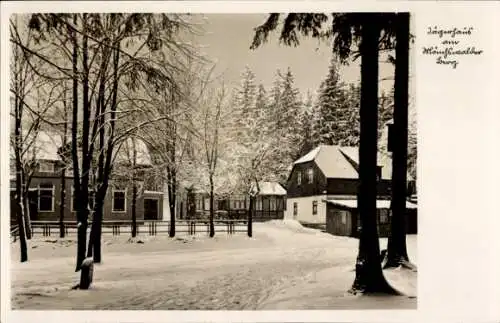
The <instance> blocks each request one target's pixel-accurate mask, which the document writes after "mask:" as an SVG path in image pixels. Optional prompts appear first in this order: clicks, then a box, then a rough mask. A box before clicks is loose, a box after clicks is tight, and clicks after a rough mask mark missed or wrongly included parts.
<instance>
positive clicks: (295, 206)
mask: <svg viewBox="0 0 500 323" xmlns="http://www.w3.org/2000/svg"><path fill="white" fill-rule="evenodd" d="M297 212H298V207H297V202H293V215H294V216H296V215H297Z"/></svg>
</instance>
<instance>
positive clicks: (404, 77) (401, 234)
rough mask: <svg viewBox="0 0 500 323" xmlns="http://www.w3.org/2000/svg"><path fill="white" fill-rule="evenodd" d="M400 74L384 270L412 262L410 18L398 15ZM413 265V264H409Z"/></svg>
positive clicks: (404, 14)
mask: <svg viewBox="0 0 500 323" xmlns="http://www.w3.org/2000/svg"><path fill="white" fill-rule="evenodd" d="M396 19H397V29H396V37H397V43H396V70H395V81H394V133H393V135H394V138H393V139H396V141H395V145H394V149H393V157H392V189H391V193H392V199H391V211H392V217H391V234H390V235H389V241H388V244H387V259H386V262H385V265H384V268H388V267H399V266H400V265H407V264H408V262H409V259H408V253H407V250H406V197H407V194H406V192H407V186H406V183H407V178H406V174H407V159H408V73H409V62H408V61H409V57H408V56H409V54H408V52H409V34H410V14H409V13H398V14H397V18H396ZM408 265H409V264H408Z"/></svg>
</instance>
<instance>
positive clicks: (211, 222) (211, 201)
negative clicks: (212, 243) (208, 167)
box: [210, 175, 215, 238]
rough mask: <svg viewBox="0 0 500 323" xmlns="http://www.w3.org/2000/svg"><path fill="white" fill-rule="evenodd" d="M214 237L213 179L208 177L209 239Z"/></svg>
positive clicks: (211, 176)
mask: <svg viewBox="0 0 500 323" xmlns="http://www.w3.org/2000/svg"><path fill="white" fill-rule="evenodd" d="M214 235H215V227H214V179H213V175H210V238H213V237H214Z"/></svg>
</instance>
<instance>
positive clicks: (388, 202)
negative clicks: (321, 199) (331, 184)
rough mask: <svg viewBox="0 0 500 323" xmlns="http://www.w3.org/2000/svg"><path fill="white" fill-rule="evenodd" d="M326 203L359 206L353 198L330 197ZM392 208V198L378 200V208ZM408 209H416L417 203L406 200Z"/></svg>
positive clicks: (354, 207)
mask: <svg viewBox="0 0 500 323" xmlns="http://www.w3.org/2000/svg"><path fill="white" fill-rule="evenodd" d="M325 202H326V203H330V204H334V205H339V206H343V207H347V208H350V209H356V208H357V207H358V201H357V200H355V199H353V200H343V199H328V200H325ZM389 208H391V200H377V209H389ZM406 208H407V209H416V208H417V205H416V204H415V203H412V202H409V201H406Z"/></svg>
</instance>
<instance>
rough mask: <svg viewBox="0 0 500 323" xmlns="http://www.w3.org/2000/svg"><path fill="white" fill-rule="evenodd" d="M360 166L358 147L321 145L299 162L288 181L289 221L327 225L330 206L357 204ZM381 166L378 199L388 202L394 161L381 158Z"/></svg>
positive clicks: (286, 214) (378, 163) (383, 156)
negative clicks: (347, 202)
mask: <svg viewBox="0 0 500 323" xmlns="http://www.w3.org/2000/svg"><path fill="white" fill-rule="evenodd" d="M358 166H359V162H358V148H357V147H342V146H332V145H320V146H318V147H316V148H315V149H313V150H311V151H310V152H309V153H307V154H306V155H304V156H302V157H301V158H299V159H298V160H296V161H295V162H294V164H293V168H292V170H291V172H290V175H289V177H288V181H287V207H286V212H285V218H286V219H295V220H298V221H300V222H302V223H304V224H326V222H327V214H328V211H327V209H328V208H329V205H337V206H338V205H339V203H342V201H353V200H354V201H355V200H356V197H357V193H358V182H359V180H358ZM377 166H378V184H377V194H378V199H379V200H385V201H388V200H390V195H391V175H392V161H391V158H390V157H388V156H386V155H383V154H379V158H378V161H377ZM409 187H411V185H409ZM409 194H411V192H409ZM327 201H330V202H332V203H327ZM338 201H340V202H339V203H335V202H338ZM349 203H350V204H352V203H351V202H349ZM350 204H349V205H350ZM379 204H380V203H379ZM384 205H385V204H384ZM330 212H331V211H330Z"/></svg>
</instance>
